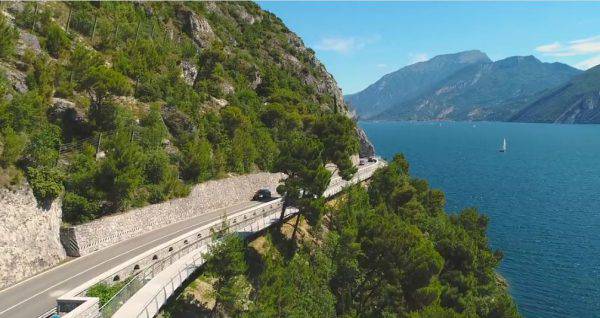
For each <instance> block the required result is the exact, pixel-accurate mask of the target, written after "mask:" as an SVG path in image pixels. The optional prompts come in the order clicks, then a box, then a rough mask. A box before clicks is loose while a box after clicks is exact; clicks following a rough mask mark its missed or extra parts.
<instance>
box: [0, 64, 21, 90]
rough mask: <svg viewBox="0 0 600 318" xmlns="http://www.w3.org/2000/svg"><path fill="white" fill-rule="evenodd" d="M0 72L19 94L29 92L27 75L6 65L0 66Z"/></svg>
mask: <svg viewBox="0 0 600 318" xmlns="http://www.w3.org/2000/svg"><path fill="white" fill-rule="evenodd" d="M0 72H3V73H4V75H5V76H6V79H8V81H9V82H10V83H11V84H12V87H13V89H14V90H15V91H17V92H19V93H25V92H27V90H28V87H27V74H25V72H22V71H19V70H17V69H15V68H14V67H12V66H9V65H6V64H0Z"/></svg>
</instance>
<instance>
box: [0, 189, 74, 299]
mask: <svg viewBox="0 0 600 318" xmlns="http://www.w3.org/2000/svg"><path fill="white" fill-rule="evenodd" d="M0 207H1V211H0V215H1V216H0V268H2V270H0V289H3V288H6V287H9V286H11V285H13V284H15V283H17V282H19V281H21V280H23V279H25V278H27V277H30V276H33V275H35V274H37V273H39V272H41V271H43V270H45V269H47V268H49V267H51V266H54V265H56V264H58V263H59V262H60V261H62V260H63V259H65V257H66V255H65V251H64V249H63V247H62V245H61V243H60V237H59V232H60V225H61V219H62V212H61V206H60V202H58V200H57V201H55V202H53V203H52V204H51V205H50V207H49V208H47V209H45V208H41V207H39V206H38V205H37V202H36V200H35V197H34V196H33V192H32V191H31V189H29V188H28V187H24V188H22V189H20V190H14V191H13V190H8V189H0ZM7 269H8V270H7Z"/></svg>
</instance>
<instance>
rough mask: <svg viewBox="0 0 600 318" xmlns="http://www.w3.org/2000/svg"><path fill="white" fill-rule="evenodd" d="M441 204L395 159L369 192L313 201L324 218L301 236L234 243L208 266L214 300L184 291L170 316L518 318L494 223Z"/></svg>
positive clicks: (205, 277) (219, 249) (219, 248)
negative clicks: (501, 268) (500, 272)
mask: <svg viewBox="0 0 600 318" xmlns="http://www.w3.org/2000/svg"><path fill="white" fill-rule="evenodd" d="M315 202H318V200H314V201H313V203H315ZM444 205H445V198H444V194H443V193H442V192H440V191H438V190H433V189H430V188H429V187H428V185H427V182H426V181H424V180H419V179H414V178H411V177H410V175H409V173H408V163H407V162H406V161H405V159H404V157H403V156H401V155H398V156H396V157H395V158H394V160H393V161H392V162H390V164H389V166H388V167H386V168H383V169H380V170H378V171H377V172H376V173H375V175H374V177H373V179H372V181H371V183H370V185H369V188H368V189H365V188H364V187H362V186H354V187H351V188H348V189H347V190H346V191H345V193H344V194H343V195H342V196H341V197H340V198H339V199H338V200H337V202H334V204H333V205H324V204H323V203H322V202H320V203H318V204H314V205H313V206H314V208H315V209H320V210H322V212H323V215H326V217H325V218H316V219H312V220H311V219H308V220H309V222H308V223H309V224H310V227H309V229H308V231H309V232H310V235H307V236H305V237H304V239H296V238H294V237H291V238H290V237H289V236H285V235H282V232H280V231H279V230H272V231H271V232H270V233H269V234H268V235H267V238H266V242H267V243H265V244H264V246H263V247H262V248H261V251H258V250H257V249H256V248H249V247H246V246H245V244H244V242H243V241H242V240H241V239H240V238H238V237H237V236H233V235H232V236H229V237H227V238H226V239H225V240H224V241H223V244H220V245H216V246H215V247H214V248H213V249H212V251H211V254H210V255H209V258H208V260H207V264H206V266H205V267H204V268H203V269H202V276H201V278H200V280H199V281H204V282H208V283H210V284H211V285H212V288H209V289H206V290H207V291H208V292H207V294H208V295H205V296H204V297H205V298H204V300H202V297H201V299H200V300H199V299H198V298H197V297H193V296H191V294H190V293H186V292H184V293H183V294H182V295H180V296H179V298H178V299H176V300H175V301H174V302H173V303H172V304H171V305H170V306H169V308H167V310H166V312H165V315H166V316H171V317H185V316H186V314H187V315H188V316H189V315H192V316H194V315H195V316H197V315H202V314H206V315H215V314H216V315H217V316H221V317H227V316H234V317H238V316H244V317H333V316H340V317H432V318H433V317H436V318H437V317H490V318H492V317H519V314H518V312H517V309H516V307H515V305H514V303H513V301H512V299H511V298H510V296H509V295H508V293H507V291H506V286H503V285H502V284H501V283H500V281H499V278H498V277H497V276H496V273H495V269H496V267H497V266H498V264H499V262H500V260H501V258H502V255H501V253H500V252H497V251H495V252H494V251H492V250H491V249H490V247H489V245H488V241H487V237H486V229H487V224H488V219H487V218H486V217H485V216H484V215H481V214H479V213H478V212H477V211H476V210H475V209H465V210H463V211H462V212H460V213H458V214H451V215H448V214H446V213H445V212H444ZM294 239H296V243H297V244H294V242H293V241H292V242H290V240H294ZM194 284H196V285H197V284H198V281H196V282H195V283H194ZM196 287H197V286H195V285H194V286H191V287H188V289H190V288H192V289H194V288H196ZM209 300H210V301H209ZM211 301H212V302H214V303H213V304H211V305H208V303H210V302H211Z"/></svg>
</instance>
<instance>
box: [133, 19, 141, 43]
mask: <svg viewBox="0 0 600 318" xmlns="http://www.w3.org/2000/svg"><path fill="white" fill-rule="evenodd" d="M141 24H142V20H140V21H138V25H137V28H136V29H135V42H134V43H137V40H138V35H139V34H140V25H141Z"/></svg>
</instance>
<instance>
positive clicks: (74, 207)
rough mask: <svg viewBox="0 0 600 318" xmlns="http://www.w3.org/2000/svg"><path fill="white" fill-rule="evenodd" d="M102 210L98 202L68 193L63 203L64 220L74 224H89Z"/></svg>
mask: <svg viewBox="0 0 600 318" xmlns="http://www.w3.org/2000/svg"><path fill="white" fill-rule="evenodd" d="M100 208H101V207H100V204H98V203H97V202H90V201H89V200H88V199H86V198H84V197H82V196H80V195H78V194H75V193H73V192H67V193H65V196H64V197H63V201H62V211H63V220H64V221H66V222H69V223H72V224H76V223H84V222H88V221H91V220H93V219H95V218H96V217H97V216H98V215H99V212H100Z"/></svg>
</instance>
